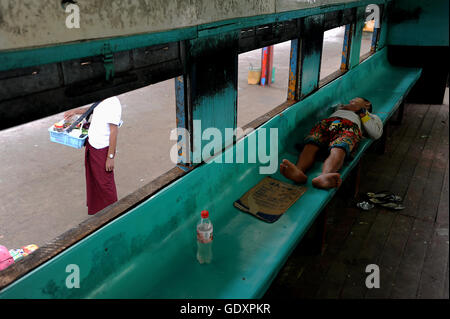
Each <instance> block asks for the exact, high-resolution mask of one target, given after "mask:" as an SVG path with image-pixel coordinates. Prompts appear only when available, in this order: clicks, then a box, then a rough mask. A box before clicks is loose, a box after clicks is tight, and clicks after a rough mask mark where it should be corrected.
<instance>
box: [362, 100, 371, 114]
mask: <svg viewBox="0 0 450 319" xmlns="http://www.w3.org/2000/svg"><path fill="white" fill-rule="evenodd" d="M361 98H362V99H363V100H364V101H365V102H367V103H369V112H371V113H372V102H370V101H369V100H368V99H366V98H363V97H361Z"/></svg>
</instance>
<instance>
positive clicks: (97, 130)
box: [88, 96, 122, 149]
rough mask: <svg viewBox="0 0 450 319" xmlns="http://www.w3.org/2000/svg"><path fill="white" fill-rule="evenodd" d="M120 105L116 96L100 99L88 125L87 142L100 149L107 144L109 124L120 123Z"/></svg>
mask: <svg viewBox="0 0 450 319" xmlns="http://www.w3.org/2000/svg"><path fill="white" fill-rule="evenodd" d="M121 116H122V105H121V104H120V101H119V99H118V98H117V97H115V96H114V97H110V98H108V99H106V100H104V101H102V102H101V103H100V104H99V105H97V106H96V107H95V109H94V113H93V114H92V121H91V125H90V126H89V131H88V137H89V144H91V145H92V146H93V147H94V148H96V149H100V148H104V147H107V146H109V135H110V133H111V132H110V129H109V124H114V125H119V124H121Z"/></svg>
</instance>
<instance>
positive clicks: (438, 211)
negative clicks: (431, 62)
mask: <svg viewBox="0 0 450 319" xmlns="http://www.w3.org/2000/svg"><path fill="white" fill-rule="evenodd" d="M448 94H449V90H448V88H447V91H446V96H445V99H444V105H417V104H406V106H405V115H404V118H403V123H402V125H401V126H392V125H389V127H388V132H389V134H388V140H387V145H386V150H385V153H384V154H382V155H379V154H377V153H374V152H369V153H366V154H365V155H364V157H363V158H362V161H361V165H362V166H361V184H360V194H365V193H366V192H376V191H382V190H390V191H392V192H393V193H395V194H397V195H400V196H401V197H402V198H403V199H404V200H403V205H404V206H405V209H404V210H401V211H392V210H388V209H384V208H378V207H375V208H373V209H371V210H368V211H363V210H360V209H358V208H357V207H356V205H355V204H356V203H357V202H358V201H360V200H361V199H362V196H360V197H359V198H357V199H352V198H351V196H349V193H351V189H350V188H349V183H348V180H346V182H344V183H343V185H342V186H341V189H340V190H339V191H338V192H337V196H335V197H334V198H333V199H332V200H331V201H330V203H329V204H328V206H327V208H326V212H327V222H326V233H325V240H324V245H323V250H322V254H316V255H314V254H309V255H308V254H307V253H306V252H307V250H306V249H305V248H306V246H305V245H304V244H305V241H302V242H301V243H300V245H298V246H297V248H296V249H295V251H294V252H293V253H292V254H291V256H290V257H289V259H288V260H287V262H286V263H285V265H284V267H283V268H282V269H281V271H280V272H279V274H278V276H277V278H276V279H275V280H274V282H273V283H272V285H271V287H270V288H269V290H268V291H267V293H266V295H265V298H267V299H303V298H306V299H309V298H311V299H317V298H318V299H324V298H331V299H336V298H342V299H361V298H392V299H413V298H421V299H437V298H439V299H440V298H446V299H448V298H449V286H448V284H449V277H448V271H449V263H448V262H449V259H448V256H449V233H448V222H449V206H448V205H449V204H448V201H449V189H448V183H449V175H448V174H449V154H448V152H449V118H448V115H449V96H448ZM374 145H375V144H374ZM310 235H311V232H310V233H309V234H307V235H305V236H306V238H308V237H310ZM371 264H375V265H377V266H378V267H379V278H380V281H379V283H380V287H379V288H372V289H369V288H367V287H366V278H367V277H368V276H369V274H371V273H373V270H370V271H369V272H366V267H367V266H368V265H371Z"/></svg>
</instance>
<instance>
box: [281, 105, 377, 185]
mask: <svg viewBox="0 0 450 319" xmlns="http://www.w3.org/2000/svg"><path fill="white" fill-rule="evenodd" d="M371 112H372V103H371V102H370V101H369V100H367V99H365V98H361V97H356V98H354V99H352V100H351V101H350V102H349V104H345V105H343V104H340V105H338V107H337V110H336V111H335V112H334V113H333V114H331V115H330V117H329V118H326V119H323V120H322V121H320V122H319V123H317V124H316V125H315V126H314V127H313V128H312V130H311V131H310V133H309V135H308V136H307V137H306V138H305V141H304V143H305V147H304V148H303V151H302V152H301V154H300V156H299V157H298V160H297V164H294V163H291V162H290V161H288V160H287V159H284V160H283V162H282V163H281V164H280V172H281V174H283V176H285V177H286V178H289V179H290V180H292V181H294V182H297V183H306V181H307V180H308V177H307V176H306V171H307V170H308V169H309V168H311V166H312V165H313V164H314V162H315V157H316V154H317V152H318V151H319V150H320V149H324V148H325V149H326V148H328V151H329V155H328V157H327V159H326V160H325V162H324V163H323V166H322V174H320V175H319V176H317V177H316V178H313V179H312V181H311V182H312V184H313V186H314V187H317V188H322V189H330V188H336V187H339V186H340V185H341V183H342V179H341V176H340V174H339V173H338V171H339V170H340V169H341V167H342V165H343V164H344V160H345V159H351V158H352V155H353V153H354V152H355V151H356V150H357V147H358V145H359V142H360V141H361V138H362V137H363V133H364V135H367V136H368V137H369V138H372V139H374V140H376V139H378V138H380V137H381V135H382V134H383V122H382V121H381V119H380V118H379V117H378V116H377V115H375V114H372V113H371Z"/></svg>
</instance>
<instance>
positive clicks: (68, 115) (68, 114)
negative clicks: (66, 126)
mask: <svg viewBox="0 0 450 319" xmlns="http://www.w3.org/2000/svg"><path fill="white" fill-rule="evenodd" d="M88 109H89V107H80V108H78V109H75V110H69V111H67V112H66V113H64V119H65V120H68V119H70V118H71V117H72V116H74V115H81V114H84V113H85V112H86V111H87V110H88Z"/></svg>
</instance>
